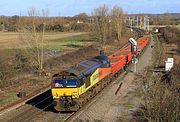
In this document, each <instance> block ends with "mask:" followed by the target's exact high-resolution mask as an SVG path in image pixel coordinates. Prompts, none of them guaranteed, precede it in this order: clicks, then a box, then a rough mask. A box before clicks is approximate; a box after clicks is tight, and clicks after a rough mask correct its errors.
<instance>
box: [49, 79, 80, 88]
mask: <svg viewBox="0 0 180 122" xmlns="http://www.w3.org/2000/svg"><path fill="white" fill-rule="evenodd" d="M52 87H54V88H63V87H73V88H74V87H78V82H77V80H76V79H73V78H69V79H54V80H53V86H52Z"/></svg>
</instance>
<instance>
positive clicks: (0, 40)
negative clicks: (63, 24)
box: [0, 32, 86, 49]
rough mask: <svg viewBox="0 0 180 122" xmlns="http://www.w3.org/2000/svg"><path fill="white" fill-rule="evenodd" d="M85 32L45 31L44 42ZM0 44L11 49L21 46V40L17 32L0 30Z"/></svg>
mask: <svg viewBox="0 0 180 122" xmlns="http://www.w3.org/2000/svg"><path fill="white" fill-rule="evenodd" d="M81 34H86V32H59V33H53V32H49V33H45V40H46V41H45V44H49V42H48V41H47V40H49V39H57V38H65V37H69V36H76V35H81ZM0 45H1V49H12V48H21V47H23V45H22V41H21V40H20V39H19V33H18V32H0ZM51 45H56V43H55V42H54V43H53V42H51Z"/></svg>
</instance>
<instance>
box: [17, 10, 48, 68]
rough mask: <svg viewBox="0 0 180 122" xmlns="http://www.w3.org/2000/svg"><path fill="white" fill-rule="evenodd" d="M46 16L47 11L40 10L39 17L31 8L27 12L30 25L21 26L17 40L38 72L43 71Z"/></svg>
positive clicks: (37, 12)
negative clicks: (20, 42)
mask: <svg viewBox="0 0 180 122" xmlns="http://www.w3.org/2000/svg"><path fill="white" fill-rule="evenodd" d="M48 14H49V12H48V10H42V17H40V12H39V11H37V10H36V9H35V8H31V9H29V11H28V15H29V19H30V20H31V23H30V24H29V25H26V24H24V25H23V24H21V27H20V28H21V29H20V36H19V39H20V40H21V41H22V43H23V45H25V46H24V50H25V52H26V54H27V56H28V57H29V59H31V60H32V65H33V67H36V69H38V70H43V62H44V33H45V29H46V28H45V26H46V21H47V17H48Z"/></svg>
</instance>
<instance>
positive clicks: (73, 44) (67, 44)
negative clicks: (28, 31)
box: [45, 35, 96, 50]
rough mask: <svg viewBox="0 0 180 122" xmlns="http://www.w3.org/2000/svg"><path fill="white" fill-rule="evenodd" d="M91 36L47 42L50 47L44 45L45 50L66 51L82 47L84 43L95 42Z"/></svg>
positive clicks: (70, 37)
mask: <svg viewBox="0 0 180 122" xmlns="http://www.w3.org/2000/svg"><path fill="white" fill-rule="evenodd" d="M95 39H96V38H94V37H93V36H90V35H77V36H69V37H65V38H57V39H52V40H48V42H49V43H50V45H46V46H45V49H47V50H67V49H74V48H80V47H83V46H84V45H83V43H84V42H92V41H93V40H95Z"/></svg>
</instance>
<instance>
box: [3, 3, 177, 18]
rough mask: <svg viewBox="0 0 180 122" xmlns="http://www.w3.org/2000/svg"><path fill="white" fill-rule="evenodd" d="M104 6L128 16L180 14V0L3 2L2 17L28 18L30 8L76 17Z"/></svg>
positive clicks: (54, 14)
mask: <svg viewBox="0 0 180 122" xmlns="http://www.w3.org/2000/svg"><path fill="white" fill-rule="evenodd" d="M103 4H106V5H108V6H109V7H110V8H111V7H112V6H114V5H118V6H120V7H122V8H123V10H124V11H125V12H127V13H128V14H136V13H156V14H157V13H167V12H168V13H180V0H1V2H0V15H6V16H13V15H22V16H26V15H27V13H28V12H27V11H28V10H29V9H30V8H36V9H37V10H39V11H41V10H42V9H47V10H48V11H49V16H74V15H77V14H79V13H82V12H85V13H87V14H89V15H90V14H91V11H92V10H93V9H94V8H97V7H99V6H101V5H103Z"/></svg>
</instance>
